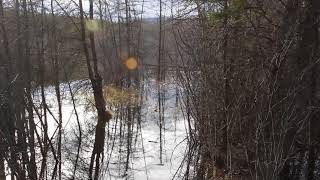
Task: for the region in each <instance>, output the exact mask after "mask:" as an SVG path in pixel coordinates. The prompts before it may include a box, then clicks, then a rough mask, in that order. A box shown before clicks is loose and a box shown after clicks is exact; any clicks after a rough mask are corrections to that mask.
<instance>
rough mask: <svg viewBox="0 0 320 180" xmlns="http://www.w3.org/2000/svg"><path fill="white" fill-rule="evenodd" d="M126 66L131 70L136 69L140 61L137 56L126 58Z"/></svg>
mask: <svg viewBox="0 0 320 180" xmlns="http://www.w3.org/2000/svg"><path fill="white" fill-rule="evenodd" d="M126 67H127V68H128V69H129V70H135V69H136V68H137V67H138V62H137V60H136V59H135V58H133V57H131V58H128V59H127V60H126Z"/></svg>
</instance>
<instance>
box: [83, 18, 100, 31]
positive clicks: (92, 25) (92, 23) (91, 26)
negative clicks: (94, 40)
mask: <svg viewBox="0 0 320 180" xmlns="http://www.w3.org/2000/svg"><path fill="white" fill-rule="evenodd" d="M86 28H87V30H88V31H91V32H94V31H97V30H98V29H99V25H98V22H97V21H96V20H87V21H86Z"/></svg>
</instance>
